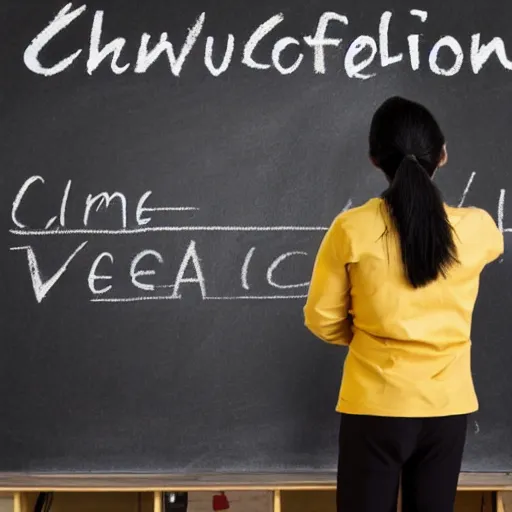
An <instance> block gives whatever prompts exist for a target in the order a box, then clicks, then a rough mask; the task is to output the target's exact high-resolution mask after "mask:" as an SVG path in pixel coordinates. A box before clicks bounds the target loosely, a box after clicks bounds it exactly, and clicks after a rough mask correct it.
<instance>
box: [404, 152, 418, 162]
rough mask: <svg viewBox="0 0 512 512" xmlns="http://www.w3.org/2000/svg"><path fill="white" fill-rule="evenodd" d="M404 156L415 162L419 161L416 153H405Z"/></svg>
mask: <svg viewBox="0 0 512 512" xmlns="http://www.w3.org/2000/svg"><path fill="white" fill-rule="evenodd" d="M404 158H407V160H412V161H413V162H416V163H418V159H417V158H416V155H413V154H410V155H405V156H404Z"/></svg>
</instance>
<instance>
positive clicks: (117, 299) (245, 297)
mask: <svg viewBox="0 0 512 512" xmlns="http://www.w3.org/2000/svg"><path fill="white" fill-rule="evenodd" d="M180 298H181V297H176V296H173V295H157V296H152V297H100V298H97V299H90V301H91V302H142V301H148V300H180ZM305 298H307V295H240V296H237V297H204V298H203V300H292V299H305Z"/></svg>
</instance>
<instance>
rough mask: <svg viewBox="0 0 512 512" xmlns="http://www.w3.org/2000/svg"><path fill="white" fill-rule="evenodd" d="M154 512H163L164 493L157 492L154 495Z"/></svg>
mask: <svg viewBox="0 0 512 512" xmlns="http://www.w3.org/2000/svg"><path fill="white" fill-rule="evenodd" d="M153 512H163V493H162V492H155V493H154V494H153Z"/></svg>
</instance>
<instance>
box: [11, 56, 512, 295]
mask: <svg viewBox="0 0 512 512" xmlns="http://www.w3.org/2000/svg"><path fill="white" fill-rule="evenodd" d="M396 57H397V56H394V58H395V59H396ZM388 58H391V57H389V55H388ZM476 180H477V176H476V173H475V172H473V173H471V174H470V176H469V177H468V180H467V182H466V184H465V187H464V190H463V192H462V194H461V196H460V199H459V201H458V206H463V205H464V204H465V202H466V200H467V197H468V195H469V193H470V191H471V188H472V187H473V185H474V182H475V181H476ZM45 185H46V181H45V179H44V178H43V177H42V176H31V177H29V178H28V179H27V180H25V182H24V183H22V185H21V186H20V188H19V190H18V192H17V193H16V195H15V197H14V200H13V202H12V210H11V220H12V225H13V227H12V228H11V229H10V233H11V234H12V235H14V236H16V237H25V238H26V237H29V238H34V239H38V238H39V237H46V238H51V237H62V236H70V237H73V236H77V237H86V238H87V240H86V241H80V242H79V243H78V244H77V245H76V246H75V248H74V249H73V250H72V251H71V253H70V254H69V256H68V257H67V258H64V262H63V263H62V265H61V266H60V267H59V268H58V269H57V270H56V271H55V272H54V273H53V274H51V275H50V277H49V278H43V275H45V274H46V273H45V272H42V271H41V269H40V262H39V261H38V258H37V251H36V246H35V245H20V246H18V245H16V246H13V247H11V248H10V249H11V251H18V252H20V251H24V252H25V253H26V258H27V263H28V270H29V275H30V280H31V283H32V288H33V292H34V296H35V299H36V301H37V302H38V303H41V302H42V301H43V300H44V299H45V298H46V297H47V295H48V294H49V292H50V290H52V288H53V287H54V286H55V285H56V284H57V282H58V281H59V279H61V278H62V277H63V275H64V274H65V272H66V271H67V269H68V267H69V266H70V265H72V264H74V263H73V262H74V260H75V259H77V258H80V259H81V263H80V266H83V259H84V258H89V257H90V253H91V251H93V250H94V249H93V246H89V248H88V250H87V251H86V253H87V254H86V253H85V252H83V251H82V250H83V249H84V247H85V246H86V244H87V243H88V242H89V241H90V240H92V239H93V238H96V237H98V238H99V239H106V240H108V237H110V236H114V237H118V236H137V235H144V234H151V233H169V234H172V233H175V234H176V235H178V234H180V233H181V234H182V235H183V234H185V235H186V233H196V234H198V236H199V234H201V233H226V234H229V233H233V234H238V233H242V234H243V233H245V234H246V235H247V236H249V237H250V234H251V233H258V232H259V233H268V235H269V236H270V235H271V234H272V233H274V234H275V233H282V234H283V235H285V234H286V237H287V238H286V239H287V240H290V241H289V242H287V243H289V244H293V243H294V238H293V237H292V238H290V237H291V236H292V235H293V234H294V233H295V235H293V236H299V235H300V233H313V234H314V233H316V232H318V233H319V235H320V237H321V235H322V233H323V232H324V231H326V229H327V227H326V226H325V225H324V226H306V225H263V226H258V225H252V226H244V225H215V224H210V225H208V224H207V225H201V224H199V225H193V224H190V223H189V222H183V223H179V224H177V225H157V226H155V225H152V222H154V219H153V217H151V216H148V214H149V213H153V214H156V213H158V212H163V213H168V212H177V213H178V214H180V215H182V213H183V212H187V211H197V210H199V209H198V208H197V207H179V206H178V207H174V206H146V204H147V201H148V200H150V198H151V196H152V192H151V191H146V192H144V193H143V194H141V195H140V196H138V200H136V201H135V202H134V201H131V200H130V198H129V197H127V196H126V195H125V194H124V193H123V192H120V191H116V192H112V193H108V192H105V191H102V192H99V193H97V194H94V195H93V194H88V195H87V196H86V197H85V199H84V202H83V206H84V210H83V216H82V217H81V218H80V217H78V219H79V223H80V222H81V224H82V226H80V227H74V226H73V227H71V226H69V225H68V224H69V221H68V219H67V217H66V212H67V208H68V204H69V202H70V201H71V199H74V200H77V198H76V197H73V194H72V182H71V180H68V181H67V183H66V186H65V187H64V189H63V194H62V199H61V201H60V204H59V208H58V214H57V215H54V216H52V217H50V219H49V220H48V221H46V222H45V223H44V227H39V228H33V227H31V226H29V225H28V223H27V221H26V220H24V219H22V218H21V216H20V211H21V206H22V204H24V203H25V201H28V202H29V201H30V197H31V194H32V193H40V192H41V187H44V186H45ZM78 201H79V202H80V201H81V199H80V198H78ZM505 202H506V190H505V189H500V190H499V193H498V201H497V209H496V215H497V225H498V227H499V229H500V230H501V231H502V232H503V233H508V232H512V228H507V227H504V215H505ZM352 206H353V201H352V199H351V198H349V199H347V201H346V203H345V206H344V207H343V209H342V211H346V210H348V209H349V208H351V207H352ZM93 212H94V214H97V215H100V212H103V214H104V215H107V213H109V215H108V218H109V219H110V220H112V219H117V223H118V225H119V227H118V228H112V229H105V228H103V227H98V228H92V227H89V226H88V224H89V223H90V221H91V218H92V215H93ZM80 219H81V220H80ZM105 219H106V217H103V216H101V215H100V216H99V217H98V218H97V219H96V221H97V222H100V223H101V221H102V220H105ZM56 223H58V225H57V226H55V224H56ZM134 223H135V225H136V226H137V227H130V226H131V225H132V224H134ZM237 236H239V235H237ZM244 236H245V235H244ZM140 240H145V238H140ZM237 240H238V241H237V244H239V243H240V241H239V239H238V238H237ZM319 240H320V238H318V241H319ZM297 243H298V242H297ZM145 244H146V242H145ZM316 248H317V247H316V245H315V246H314V247H312V248H311V250H310V249H308V250H307V251H305V250H303V248H302V247H295V248H294V247H289V248H288V249H287V250H281V251H279V252H278V253H277V254H276V253H274V254H272V250H271V247H270V248H269V247H268V246H267V245H265V244H264V243H263V245H262V246H261V247H259V248H258V246H257V245H254V244H250V245H249V246H248V247H246V249H245V252H244V253H242V254H245V256H244V257H243V258H242V259H240V260H238V261H236V262H235V263H233V262H231V263H229V265H230V266H231V265H233V264H234V265H237V266H238V265H240V266H239V267H238V268H239V274H238V275H239V276H240V281H239V284H238V286H235V288H234V289H231V293H227V294H222V295H220V294H218V293H216V292H215V291H214V290H215V286H213V288H212V289H211V290H209V286H207V283H208V282H211V281H212V276H211V274H210V275H208V274H207V272H206V271H205V264H204V262H203V260H202V257H204V256H205V254H206V255H208V254H209V252H205V249H204V247H203V246H200V245H198V241H197V240H196V239H192V240H188V242H187V247H186V249H185V250H184V253H183V257H182V258H181V260H180V263H179V265H178V267H177V270H175V271H174V273H173V274H172V272H173V271H172V268H170V267H169V264H168V263H167V255H163V254H162V253H161V252H160V251H157V250H155V249H152V248H148V247H147V246H146V247H143V248H141V249H140V250H139V251H137V252H136V253H135V254H134V255H133V257H132V258H131V260H130V262H129V265H128V267H129V268H128V269H127V271H126V275H127V276H128V277H129V284H130V286H131V289H132V293H133V295H131V294H130V295H126V287H125V286H124V287H123V286H122V285H121V287H119V283H118V282H117V281H116V280H115V279H114V274H115V272H114V270H115V269H116V267H117V266H118V265H119V263H118V258H116V254H115V252H114V251H111V250H101V251H98V252H97V253H96V254H93V255H92V258H91V260H90V262H89V263H88V269H89V271H88V274H87V278H86V282H87V287H88V289H89V291H90V293H91V297H90V300H91V301H92V302H97V303H116V302H118V303H133V302H141V301H159V300H162V301H167V300H180V299H182V297H183V293H185V292H184V290H185V288H187V290H188V289H191V288H195V289H197V291H198V294H199V296H200V298H201V300H205V301H206V300H209V301H235V300H243V301H248V300H294V299H303V298H304V297H305V296H306V292H307V287H308V286H309V282H308V281H307V278H308V277H309V276H308V275H305V274H304V272H309V271H310V267H311V265H312V262H313V258H314V254H315V250H316ZM173 254H174V255H176V250H175V249H173ZM118 256H119V255H118ZM171 259H172V258H171ZM207 260H208V257H207ZM256 260H258V261H256ZM301 262H302V263H301ZM207 263H208V261H207ZM261 265H264V267H263V269H262V268H261ZM169 271H171V276H169ZM262 277H263V281H262V279H261V278H262ZM255 282H258V283H259V284H258V286H256V287H255V285H254V283H255ZM262 282H264V284H265V286H266V291H265V288H263V289H262V288H261V283H262ZM164 288H165V289H170V290H171V293H170V294H159V290H161V289H164ZM255 289H258V291H259V293H254V290H255ZM261 290H262V291H261ZM272 290H273V291H274V292H276V293H272ZM260 291H261V293H260ZM285 291H288V292H289V294H288V293H284V292H285ZM209 292H210V293H209ZM160 293H161V292H160Z"/></svg>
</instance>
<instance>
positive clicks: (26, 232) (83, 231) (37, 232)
mask: <svg viewBox="0 0 512 512" xmlns="http://www.w3.org/2000/svg"><path fill="white" fill-rule="evenodd" d="M327 229H328V228H327V227H324V226H154V227H147V228H131V229H130V228H127V229H89V228H80V229H52V230H43V229H10V230H9V232H10V233H11V234H13V235H18V236H50V235H60V236H62V235H137V234H142V233H164V232H180V231H182V232H186V231H233V232H241V231H262V232H268V231H327Z"/></svg>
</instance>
